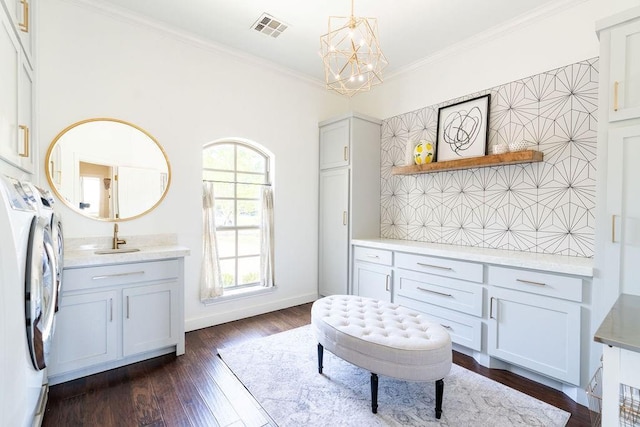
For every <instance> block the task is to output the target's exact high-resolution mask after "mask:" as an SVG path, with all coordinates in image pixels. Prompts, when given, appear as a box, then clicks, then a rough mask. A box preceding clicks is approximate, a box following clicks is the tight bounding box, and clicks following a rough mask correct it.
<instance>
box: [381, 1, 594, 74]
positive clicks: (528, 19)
mask: <svg viewBox="0 0 640 427" xmlns="http://www.w3.org/2000/svg"><path fill="white" fill-rule="evenodd" d="M587 1H589V0H559V1H554V2H550V3H547V4H545V5H542V6H540V7H538V8H536V9H533V10H532V11H529V12H527V13H525V14H522V15H520V16H517V17H515V18H513V19H511V20H510V21H508V22H506V23H503V24H500V25H497V26H495V27H493V28H490V29H488V30H486V31H483V32H481V33H478V34H475V35H473V36H471V37H468V38H466V39H464V40H462V41H460V42H458V43H455V44H453V45H451V46H449V47H446V48H444V49H441V50H439V51H437V52H435V53H434V54H432V55H429V56H428V57H426V58H423V59H420V60H418V61H415V62H413V63H411V64H408V65H406V66H404V67H402V70H398V71H394V72H391V73H388V74H387V75H386V76H385V81H388V80H391V79H395V78H399V77H402V76H403V75H405V74H408V73H410V72H411V71H414V70H416V69H418V68H421V67H424V66H426V65H429V64H433V63H435V62H438V61H440V60H442V59H444V58H446V57H448V56H451V55H455V54H458V53H461V52H464V51H468V50H472V49H474V48H476V47H478V46H480V45H482V44H485V43H487V42H490V41H492V40H495V39H498V38H500V37H503V36H505V35H506V34H509V33H512V32H514V31H517V30H519V29H520V28H522V27H523V26H526V25H529V24H532V23H534V22H536V21H539V20H542V19H545V18H547V17H550V16H552V15H554V14H558V13H560V12H563V11H565V10H567V9H571V8H572V7H575V6H577V5H578V4H580V3H585V2H587Z"/></svg>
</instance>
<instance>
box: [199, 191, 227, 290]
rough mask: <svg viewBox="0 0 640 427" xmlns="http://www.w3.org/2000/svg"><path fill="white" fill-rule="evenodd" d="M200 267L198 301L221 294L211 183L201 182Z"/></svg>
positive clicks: (213, 198)
mask: <svg viewBox="0 0 640 427" xmlns="http://www.w3.org/2000/svg"><path fill="white" fill-rule="evenodd" d="M202 220H203V222H202V226H203V227H202V232H203V233H202V247H203V253H202V269H201V271H200V301H206V300H209V299H212V298H215V297H219V296H220V295H222V290H223V288H222V276H221V274H220V261H219V260H218V242H217V238H216V212H215V197H214V194H213V183H212V182H203V183H202Z"/></svg>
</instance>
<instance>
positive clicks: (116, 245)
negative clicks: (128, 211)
mask: <svg viewBox="0 0 640 427" xmlns="http://www.w3.org/2000/svg"><path fill="white" fill-rule="evenodd" d="M126 244H127V241H126V240H124V239H119V238H118V223H117V222H116V223H115V224H113V248H112V249H120V245H126Z"/></svg>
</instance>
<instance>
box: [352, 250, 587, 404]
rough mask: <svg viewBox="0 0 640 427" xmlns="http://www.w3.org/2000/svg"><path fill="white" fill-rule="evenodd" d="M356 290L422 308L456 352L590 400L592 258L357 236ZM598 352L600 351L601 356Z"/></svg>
mask: <svg viewBox="0 0 640 427" xmlns="http://www.w3.org/2000/svg"><path fill="white" fill-rule="evenodd" d="M352 245H353V251H352V255H353V270H354V275H353V277H354V293H356V294H358V295H363V296H367V297H371V298H375V299H385V298H386V295H385V293H384V292H381V290H383V289H384V288H385V285H386V284H385V279H386V277H387V275H389V276H390V277H391V278H392V286H391V290H392V302H393V303H394V304H398V305H402V306H405V307H408V308H411V309H413V310H417V311H420V312H422V313H425V314H426V315H427V316H428V317H429V318H431V319H432V320H433V321H435V322H438V323H439V324H441V325H442V326H443V327H445V328H446V329H447V330H448V331H449V334H450V336H451V340H452V342H453V343H454V349H455V350H457V351H460V352H462V353H465V354H469V355H471V356H473V357H474V358H475V359H476V360H477V361H478V362H479V363H480V364H482V365H483V366H486V367H491V368H494V367H495V368H499V369H509V370H512V371H513V372H516V373H518V374H519V375H524V376H526V377H528V378H530V379H532V380H534V381H539V382H544V383H545V384H547V385H549V384H551V385H552V386H554V387H556V388H557V389H558V390H562V391H563V392H564V393H566V394H567V395H568V396H570V397H571V398H572V399H574V400H576V401H577V402H578V403H581V404H586V395H585V393H584V387H585V386H586V383H587V381H588V379H589V376H588V375H587V369H586V368H585V366H586V364H587V361H588V360H589V357H590V349H589V343H590V341H591V336H590V334H589V331H588V327H586V326H587V323H588V321H589V320H590V317H591V316H590V313H589V309H590V306H589V304H590V303H591V295H590V293H589V291H590V290H591V289H592V286H591V281H590V277H591V276H592V274H593V268H592V261H591V260H590V259H586V258H584V259H580V258H575V257H563V256H554V255H540V254H538V255H536V256H535V257H534V256H529V255H526V256H520V255H519V254H514V253H513V252H511V251H503V250H498V249H482V250H479V249H478V248H465V247H456V246H451V245H442V244H432V243H421V242H413V241H403V240H392V239H354V240H353V242H352ZM598 357H599V356H598Z"/></svg>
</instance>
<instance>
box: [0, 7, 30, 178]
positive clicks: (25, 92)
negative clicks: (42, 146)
mask: <svg viewBox="0 0 640 427" xmlns="http://www.w3.org/2000/svg"><path fill="white" fill-rule="evenodd" d="M33 24H34V0H22V1H18V0H0V94H2V96H0V161H2V162H4V164H5V165H9V166H10V167H12V168H17V169H18V170H20V171H21V172H26V173H29V174H31V173H33V171H34V167H33V166H34V154H35V151H36V150H34V147H35V146H34V144H33V141H34V131H33V130H34V127H35V126H34V108H33V106H34V101H33V100H34V86H35V85H34V79H33V76H34V74H35V73H34V68H35V67H34V64H35V63H34V57H33V51H34V49H33V43H34V37H33V28H34V25H33Z"/></svg>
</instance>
